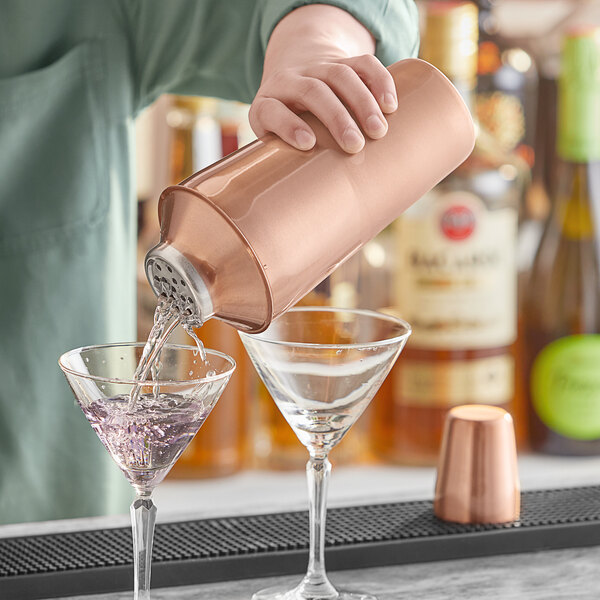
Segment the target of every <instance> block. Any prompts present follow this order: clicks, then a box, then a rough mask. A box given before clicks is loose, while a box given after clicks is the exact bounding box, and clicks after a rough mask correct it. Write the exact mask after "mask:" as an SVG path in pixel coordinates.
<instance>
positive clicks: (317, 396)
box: [240, 307, 410, 600]
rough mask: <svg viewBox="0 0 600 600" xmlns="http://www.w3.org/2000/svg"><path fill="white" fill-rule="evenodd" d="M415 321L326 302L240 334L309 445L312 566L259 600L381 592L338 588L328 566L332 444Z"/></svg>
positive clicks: (345, 599)
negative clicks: (327, 514)
mask: <svg viewBox="0 0 600 600" xmlns="http://www.w3.org/2000/svg"><path fill="white" fill-rule="evenodd" d="M409 335H410V326H409V325H408V324H407V323H406V322H405V321H402V320H400V319H398V318H396V317H393V316H391V315H385V314H381V313H377V312H373V311H366V310H344V309H336V308H324V307H301V308H293V309H291V310H289V311H288V312H287V313H285V314H283V315H282V316H280V317H279V318H277V319H276V320H275V321H273V322H272V323H271V325H270V326H269V328H268V329H266V330H265V331H263V332H262V333H259V334H247V333H241V332H240V336H241V338H242V341H243V343H244V346H245V348H246V351H247V352H248V355H249V356H250V359H251V360H252V362H253V364H254V366H255V367H256V370H257V371H258V374H259V375H260V377H261V379H262V380H263V382H264V384H265V385H266V386H267V389H268V390H269V392H270V393H271V396H272V397H273V399H274V400H275V403H276V404H277V407H278V408H279V410H280V411H281V413H282V414H283V416H284V417H285V419H286V420H287V422H288V423H289V424H290V426H291V428H292V429H293V430H294V433H295V434H296V435H297V437H298V439H299V440H300V442H301V443H302V444H303V445H304V446H306V448H307V449H308V452H309V456H310V457H309V460H308V463H307V464H306V473H307V478H308V490H309V517H310V552H309V561H308V571H307V573H306V575H305V577H304V579H303V580H302V581H301V582H300V584H299V585H298V586H297V587H295V588H294V589H292V590H282V589H278V588H272V589H266V590H262V591H260V592H257V593H256V594H254V596H253V600H334V599H335V600H375V599H374V598H373V596H370V595H368V594H360V593H358V594H352V593H346V592H338V591H337V590H336V589H335V588H334V587H333V585H332V584H331V583H330V582H329V580H328V579H327V575H326V573H325V560H324V558H325V553H324V547H325V512H326V493H327V481H328V478H329V473H330V471H331V464H330V462H329V460H328V459H327V456H328V454H329V451H330V450H331V449H332V448H333V447H334V446H335V445H336V444H338V443H339V441H340V440H341V439H342V438H343V437H344V435H345V434H346V433H347V431H348V430H349V429H350V427H351V426H352V425H353V423H354V422H355V421H356V420H357V419H358V417H359V416H360V415H361V414H362V412H363V411H364V410H365V408H366V407H367V406H368V404H369V402H370V401H371V399H372V398H373V396H374V395H375V393H376V392H377V390H378V389H379V386H380V385H381V383H382V382H383V380H384V379H385V377H386V375H387V374H388V373H389V371H390V369H391V368H392V366H393V364H394V362H395V361H396V359H397V358H398V355H399V354H400V351H401V350H402V348H403V346H404V344H405V342H406V340H407V338H408V336H409Z"/></svg>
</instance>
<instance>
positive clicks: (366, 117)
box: [312, 63, 388, 139]
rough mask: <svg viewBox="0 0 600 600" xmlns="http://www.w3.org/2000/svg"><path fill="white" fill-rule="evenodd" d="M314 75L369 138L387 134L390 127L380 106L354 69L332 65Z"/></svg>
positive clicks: (318, 69) (341, 65)
mask: <svg viewBox="0 0 600 600" xmlns="http://www.w3.org/2000/svg"><path fill="white" fill-rule="evenodd" d="M312 74H313V75H314V76H316V77H318V78H319V79H321V80H322V81H324V82H325V83H327V85H329V87H330V88H331V89H332V90H333V91H334V92H335V94H336V95H337V96H338V98H340V100H342V102H344V104H345V105H346V106H348V108H349V109H350V110H351V111H352V114H353V115H354V116H355V117H356V119H357V121H358V123H359V124H360V125H361V127H362V129H363V131H364V132H365V133H366V134H367V135H368V136H369V137H371V138H374V139H377V138H381V137H383V136H384V135H385V134H386V132H387V129H388V125H387V121H386V120H385V118H384V116H383V113H382V112H381V109H380V107H379V104H377V101H376V100H375V98H374V96H373V94H372V93H371V91H370V90H369V88H368V87H367V86H366V84H365V82H364V81H363V80H362V79H361V78H360V77H359V76H358V74H357V73H356V71H354V69H353V68H352V67H350V66H349V65H345V64H341V63H330V64H327V65H321V66H319V67H317V68H316V69H314V70H313V73H312Z"/></svg>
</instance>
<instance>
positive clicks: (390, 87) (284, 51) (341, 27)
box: [249, 5, 398, 153]
mask: <svg viewBox="0 0 600 600" xmlns="http://www.w3.org/2000/svg"><path fill="white" fill-rule="evenodd" d="M374 49H375V42H374V40H373V38H372V36H371V34H370V33H369V31H368V30H367V29H365V27H363V25H362V24H361V23H359V22H358V21H357V20H356V19H354V17H352V16H351V15H350V14H348V13H346V12H345V11H343V10H341V9H339V8H336V7H333V6H326V5H309V6H304V7H302V8H298V9H296V10H294V11H292V12H291V13H289V14H288V15H287V16H286V17H285V18H284V19H282V20H281V21H280V23H279V24H278V25H277V27H275V29H274V30H273V33H272V34H271V37H270V39H269V43H268V46H267V51H266V55H265V65H264V70H263V78H262V82H261V85H260V88H259V90H258V93H257V94H256V97H255V99H254V101H253V103H252V106H251V107H250V114H249V118H250V125H251V126H252V129H253V130H254V132H255V133H256V135H258V136H261V135H263V134H265V133H266V132H272V133H274V134H276V135H278V136H279V137H280V138H281V139H283V140H284V141H286V142H287V143H288V144H290V145H292V146H294V147H295V148H298V149H299V150H309V149H310V148H312V147H313V146H314V144H315V141H316V138H315V134H314V132H313V130H312V129H311V127H310V126H309V125H308V124H307V123H306V122H305V121H304V120H303V119H302V118H301V117H300V116H299V114H300V113H302V112H311V113H313V114H314V115H315V116H316V117H317V118H318V119H319V120H320V121H321V122H322V123H323V124H324V125H325V127H327V129H328V130H329V131H330V133H331V135H332V136H333V138H334V139H335V140H336V141H337V143H338V144H339V145H340V147H341V148H342V149H343V150H344V151H346V152H348V153H356V152H359V151H360V150H362V148H363V146H364V143H365V139H364V135H363V133H362V132H361V129H362V131H364V133H365V134H366V135H367V136H369V137H370V138H373V139H377V138H381V137H383V136H384V135H385V134H386V132H387V121H386V120H385V117H384V113H391V112H393V111H394V110H396V108H397V106H398V101H397V97H396V88H395V85H394V81H393V79H392V76H391V75H390V73H389V71H388V70H387V69H386V68H385V67H384V66H383V65H382V64H381V63H380V62H379V60H378V59H377V58H375V56H373V54H372V52H373V51H374ZM359 126H360V127H359Z"/></svg>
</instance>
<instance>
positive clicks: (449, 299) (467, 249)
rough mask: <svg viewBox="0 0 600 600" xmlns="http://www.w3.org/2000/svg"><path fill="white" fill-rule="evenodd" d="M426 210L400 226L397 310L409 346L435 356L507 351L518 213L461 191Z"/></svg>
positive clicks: (514, 300)
mask: <svg viewBox="0 0 600 600" xmlns="http://www.w3.org/2000/svg"><path fill="white" fill-rule="evenodd" d="M432 193H433V194H434V193H435V191H434V192H432ZM425 198H427V196H426V197H425ZM425 198H423V200H425ZM417 204H419V203H417ZM413 208H417V205H415V207H413ZM423 208H426V210H424V209H423ZM423 208H422V209H421V210H416V211H412V210H409V211H407V212H406V213H405V214H404V215H403V216H402V217H400V219H399V220H398V222H397V226H398V235H397V240H398V253H397V258H398V268H397V277H396V281H395V290H394V294H395V305H396V306H397V307H398V310H399V312H400V313H401V314H402V316H403V317H404V318H405V319H406V320H407V321H408V322H409V323H411V325H412V327H413V334H412V339H411V343H412V344H414V345H415V346H419V347H421V348H432V349H444V348H455V349H456V348H471V349H477V348H493V347H499V346H506V345H509V344H511V343H512V342H513V341H514V340H515V338H516V316H517V315H516V309H517V296H516V279H517V278H516V262H515V261H516V256H515V246H516V232H517V211H516V210H515V209H514V208H510V207H507V208H500V209H497V210H488V209H487V208H486V206H485V204H484V203H483V201H482V200H481V199H480V198H479V197H478V196H476V195H475V194H472V193H470V192H466V191H456V192H450V193H445V194H443V195H439V196H435V197H434V198H433V201H432V202H429V203H427V205H426V207H423Z"/></svg>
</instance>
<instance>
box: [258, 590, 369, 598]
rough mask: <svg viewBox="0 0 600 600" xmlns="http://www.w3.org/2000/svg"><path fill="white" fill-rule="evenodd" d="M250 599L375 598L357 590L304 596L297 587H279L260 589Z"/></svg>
mask: <svg viewBox="0 0 600 600" xmlns="http://www.w3.org/2000/svg"><path fill="white" fill-rule="evenodd" d="M252 600H377V598H376V597H375V596H372V595H371V594H361V593H359V592H354V593H350V592H337V593H336V595H335V596H331V595H329V596H312V595H311V596H306V595H304V594H303V593H302V592H301V591H300V590H299V589H298V588H294V589H293V590H285V589H281V588H280V587H272V588H267V589H265V590H260V592H256V593H255V594H254V595H253V596H252Z"/></svg>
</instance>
